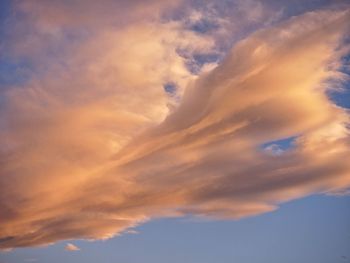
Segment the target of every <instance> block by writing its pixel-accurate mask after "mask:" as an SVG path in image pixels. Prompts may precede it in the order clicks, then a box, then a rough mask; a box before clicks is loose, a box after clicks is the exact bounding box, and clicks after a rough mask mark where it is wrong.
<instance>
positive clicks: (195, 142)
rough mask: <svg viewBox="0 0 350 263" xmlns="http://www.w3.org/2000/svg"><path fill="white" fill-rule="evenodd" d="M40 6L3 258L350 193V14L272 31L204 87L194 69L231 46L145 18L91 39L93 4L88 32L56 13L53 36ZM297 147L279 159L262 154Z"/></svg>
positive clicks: (1, 199)
mask: <svg viewBox="0 0 350 263" xmlns="http://www.w3.org/2000/svg"><path fill="white" fill-rule="evenodd" d="M28 3H29V4H28V6H25V9H23V10H25V11H23V12H27V14H28V16H29V17H31V15H33V14H34V15H33V17H34V18H35V23H34V25H33V24H31V25H32V26H33V28H31V31H30V34H25V35H23V36H22V37H23V39H24V40H25V41H27V40H28V39H27V37H29V36H31V37H33V35H37V36H40V37H39V38H35V41H32V42H31V41H29V42H25V41H23V42H22V43H20V45H19V46H16V47H14V49H15V51H16V52H15V56H25V57H26V58H27V59H29V60H30V62H31V63H30V64H31V66H32V67H33V71H32V72H31V76H30V78H29V79H27V80H26V81H25V82H24V83H22V84H19V85H17V86H16V85H15V86H13V87H10V88H8V89H5V90H4V91H0V92H1V93H0V96H1V104H0V109H1V111H0V145H1V148H0V164H1V165H0V175H1V176H0V189H1V191H0V217H1V218H2V220H1V222H0V247H1V248H3V249H6V248H13V247H27V246H39V245H46V244H51V243H54V242H57V241H59V240H70V239H107V238H110V237H113V236H115V235H118V234H122V233H123V232H125V231H127V229H129V228H132V227H134V226H136V225H138V224H140V223H142V222H145V221H147V220H151V219H152V218H158V217H173V216H183V215H193V216H205V217H209V218H227V219H233V218H242V217H246V216H251V215H256V214H260V213H264V212H268V211H272V210H274V209H277V207H278V205H279V204H280V203H283V202H285V201H288V200H292V199H296V198H301V197H303V196H306V195H310V194H313V193H338V192H342V191H344V189H346V188H348V187H349V186H350V177H349V171H350V165H349V163H348V162H347V161H346V160H347V158H348V156H349V154H350V152H349V151H350V147H349V146H350V137H349V131H348V125H349V113H348V111H347V110H346V109H343V108H341V107H339V106H336V105H335V104H334V103H333V102H332V101H331V100H330V99H329V97H328V96H327V93H328V92H329V91H330V90H332V87H333V86H339V82H341V81H342V80H343V79H344V75H343V74H342V73H340V69H341V66H342V61H341V58H342V56H344V55H345V54H346V45H345V44H344V38H345V37H346V36H347V35H348V33H349V28H348V25H347V21H349V12H350V11H349V10H333V9H329V10H322V11H313V12H310V13H306V14H303V15H300V16H297V17H293V18H291V19H289V20H286V21H284V22H282V23H279V24H275V25H274V26H270V27H269V28H263V29H261V30H258V31H256V32H255V33H252V34H250V35H249V36H248V37H246V38H244V39H242V40H241V41H239V42H237V43H236V44H235V45H234V46H233V47H232V49H231V50H230V51H228V52H227V54H226V56H225V58H224V59H223V60H222V61H221V63H220V64H219V65H217V66H216V67H211V69H210V70H206V71H205V72H203V73H202V74H200V75H199V76H197V75H196V74H194V73H193V72H191V70H190V69H188V68H187V67H186V62H187V60H188V59H189V58H190V59H191V58H193V57H194V56H195V54H197V53H210V52H212V51H216V48H217V46H216V45H215V43H216V39H213V36H211V35H209V36H208V35H206V34H203V33H200V34H199V33H198V32H197V33H196V32H194V31H192V30H189V29H188V28H187V27H186V25H184V24H183V23H182V21H178V20H164V19H163V18H159V16H158V15H156V16H152V15H149V14H147V16H146V17H148V19H145V18H144V17H145V15H144V14H142V15H138V14H137V12H138V11H137V10H138V7H137V5H136V6H135V7H132V10H134V9H133V8H135V15H136V14H137V16H138V17H139V18H138V19H132V21H130V20H128V19H127V18H124V17H122V18H120V20H118V21H116V23H117V22H118V23H117V25H118V26H115V24H114V23H112V22H110V20H108V22H103V23H104V26H105V27H101V26H99V25H96V28H94V27H92V28H91V31H90V32H88V34H87V35H84V36H83V37H81V34H82V33H83V32H85V28H84V27H85V26H84V25H87V24H89V23H90V20H89V19H92V18H91V17H93V16H92V15H91V13H90V12H93V10H94V8H92V7H91V9H90V7H89V6H84V7H81V10H83V11H84V12H82V13H83V14H81V16H84V17H81V18H79V19H77V20H75V19H74V16H73V15H71V14H70V11H69V12H68V13H66V12H59V11H57V12H58V15H57V19H52V24H53V25H51V26H53V27H55V28H56V29H59V31H60V32H59V33H57V34H56V33H55V34H54V36H53V35H52V34H51V35H50V36H49V37H48V36H47V34H48V33H47V32H46V31H45V30H46V29H45V30H44V31H45V33H43V31H42V30H43V29H42V26H43V25H45V24H46V23H47V21H46V19H49V18H50V17H52V14H51V13H50V12H51V11H52V10H56V9H54V8H52V6H50V5H48V6H46V5H43V6H40V5H36V4H35V2H31V1H30V2H28ZM55 3H56V2H55ZM88 3H90V2H88ZM91 3H92V2H91ZM113 3H114V2H113ZM120 3H122V2H120ZM56 4H58V5H60V6H61V2H57V3H56ZM24 5H27V4H24ZM88 5H89V4H88ZM126 5H129V4H128V3H126ZM107 6H108V5H107ZM21 8H24V7H21ZM38 8H39V9H38ZM60 8H61V7H60ZM62 8H63V9H64V8H66V7H65V6H62ZM128 8H129V7H128ZM130 8H131V7H130ZM162 8H165V7H162ZM242 8H243V7H242ZM51 9H52V10H51ZM38 10H39V11H38ZM43 10H45V11H43ZM50 10H51V11H50ZM64 10H65V9H64ZM155 10H158V7H156V9H155ZM52 12H53V11H52ZM164 12H165V11H164ZM254 12H256V13H254V14H252V16H253V17H254V19H253V18H252V19H253V20H256V19H258V17H259V16H262V14H259V12H258V10H256V11H254ZM38 14H39V17H38ZM48 14H51V15H48ZM151 14H152V12H151ZM41 15H42V16H43V17H42V18H41V17H40V16H41ZM85 15H86V17H85ZM66 16H67V17H66ZM149 17H151V18H149ZM141 18H144V19H141ZM111 19H112V18H111ZM140 19H141V20H142V22H140ZM42 21H45V22H42ZM111 21H112V20H111ZM91 23H93V22H91ZM101 23H102V22H101ZM93 24H94V23H93ZM121 24H122V26H120V25H121ZM63 28H64V30H63ZM68 28H69V29H71V31H69V30H68V33H67V29H68ZM101 28H103V29H101ZM55 32H57V31H55ZM85 33H86V32H85ZM78 36H79V37H78ZM16 37H19V38H21V36H18V35H16ZM41 37H44V39H45V38H47V37H48V38H49V40H50V41H48V42H46V41H42V39H41ZM55 38H56V41H57V42H58V43H60V48H59V49H58V50H57V49H56V48H57V46H56V45H55V44H53V42H54V41H52V40H53V39H55ZM36 40H39V41H38V42H36ZM24 43H26V44H25V45H22V44H24ZM38 46H39V47H40V48H38ZM33 50H34V51H33ZM180 51H181V52H180ZM184 54H186V56H185V55H184ZM38 55H39V56H38ZM167 83H174V85H176V87H177V89H176V91H174V92H176V94H172V95H171V96H169V94H168V92H166V91H165V90H164V85H166V84H167ZM169 108H171V110H169ZM289 137H293V138H295V141H294V142H293V147H291V148H290V149H286V150H284V151H283V152H279V154H271V153H269V152H267V151H266V150H264V149H262V148H261V146H262V145H266V143H269V142H273V141H277V140H281V139H285V138H289ZM271 150H274V149H271ZM129 231H130V230H129ZM72 246H73V247H75V246H74V245H73V244H70V243H68V244H67V246H66V248H67V247H72ZM75 248H76V247H75Z"/></svg>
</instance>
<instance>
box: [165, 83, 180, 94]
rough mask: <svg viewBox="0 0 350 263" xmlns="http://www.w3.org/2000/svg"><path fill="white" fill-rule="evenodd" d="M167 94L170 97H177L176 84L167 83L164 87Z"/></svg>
mask: <svg viewBox="0 0 350 263" xmlns="http://www.w3.org/2000/svg"><path fill="white" fill-rule="evenodd" d="M163 88H164V90H165V92H166V93H167V94H168V95H170V96H175V95H176V91H177V86H176V84H175V83H174V82H167V83H165V84H164V85H163Z"/></svg>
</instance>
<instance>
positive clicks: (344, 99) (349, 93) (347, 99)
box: [328, 38, 350, 109]
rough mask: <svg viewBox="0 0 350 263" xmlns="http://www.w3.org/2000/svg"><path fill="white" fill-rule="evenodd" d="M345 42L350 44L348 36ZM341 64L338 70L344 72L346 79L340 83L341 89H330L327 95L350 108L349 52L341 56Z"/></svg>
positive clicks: (343, 106) (339, 104) (338, 103)
mask: <svg viewBox="0 0 350 263" xmlns="http://www.w3.org/2000/svg"><path fill="white" fill-rule="evenodd" d="M346 42H347V44H350V38H349V39H348V40H347V41H346ZM342 65H343V66H342V68H341V69H340V71H341V72H342V73H344V74H346V75H347V76H348V79H347V80H346V81H345V82H344V83H343V84H342V90H339V91H337V90H336V91H334V90H333V91H332V90H331V91H330V92H329V93H328V96H329V97H330V99H331V100H332V101H333V102H334V103H335V104H337V105H338V106H340V107H342V108H347V109H350V54H348V55H347V56H345V57H343V58H342ZM330 85H331V84H330Z"/></svg>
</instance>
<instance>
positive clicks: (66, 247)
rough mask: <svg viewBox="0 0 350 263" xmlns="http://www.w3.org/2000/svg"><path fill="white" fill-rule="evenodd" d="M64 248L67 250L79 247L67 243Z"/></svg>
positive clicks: (74, 249)
mask: <svg viewBox="0 0 350 263" xmlns="http://www.w3.org/2000/svg"><path fill="white" fill-rule="evenodd" d="M64 250H67V251H79V250H80V248H78V247H77V246H76V245H74V244H72V243H67V245H66V246H65V247H64Z"/></svg>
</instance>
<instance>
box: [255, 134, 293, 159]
mask: <svg viewBox="0 0 350 263" xmlns="http://www.w3.org/2000/svg"><path fill="white" fill-rule="evenodd" d="M296 138H297V137H296V136H293V137H288V138H286V139H282V140H277V141H270V142H267V143H264V144H263V145H262V146H261V148H262V149H263V150H264V151H265V152H266V153H269V154H271V155H281V154H283V153H284V152H285V151H287V150H289V149H291V148H293V146H294V141H295V139H296Z"/></svg>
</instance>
